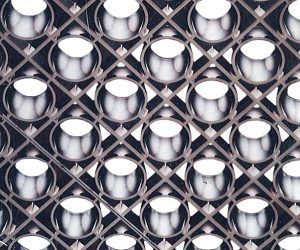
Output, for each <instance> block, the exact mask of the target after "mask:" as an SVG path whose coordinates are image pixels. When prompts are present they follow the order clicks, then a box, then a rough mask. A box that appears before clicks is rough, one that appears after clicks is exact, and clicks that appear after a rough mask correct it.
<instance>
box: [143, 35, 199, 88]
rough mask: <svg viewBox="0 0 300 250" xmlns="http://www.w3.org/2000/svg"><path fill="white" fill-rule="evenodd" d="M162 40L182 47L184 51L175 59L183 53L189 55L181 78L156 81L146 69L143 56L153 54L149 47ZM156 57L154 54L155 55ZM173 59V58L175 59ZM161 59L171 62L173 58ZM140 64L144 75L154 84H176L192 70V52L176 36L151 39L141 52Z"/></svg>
mask: <svg viewBox="0 0 300 250" xmlns="http://www.w3.org/2000/svg"><path fill="white" fill-rule="evenodd" d="M163 39H170V40H175V41H177V42H179V43H181V44H183V45H184V50H183V51H182V52H181V53H180V54H179V55H177V56H176V57H178V56H182V54H183V53H186V52H187V53H188V55H189V58H188V61H187V65H186V69H185V72H184V74H182V75H181V76H179V77H177V78H176V79H175V80H161V79H158V78H157V77H156V76H153V75H152V74H151V72H150V70H149V67H148V64H147V63H146V60H145V54H146V53H150V54H152V53H154V51H152V49H151V45H152V44H153V43H155V42H157V41H159V40H163ZM155 55H156V54H155ZM176 57H175V58H176ZM161 58H162V59H164V60H173V59H174V58H171V59H170V58H163V57H161ZM140 63H141V66H142V69H143V72H144V74H145V75H146V76H147V77H149V78H150V79H152V80H154V81H156V82H159V83H163V84H166V85H168V84H170V83H174V82H178V81H180V80H182V79H183V78H185V77H187V76H188V75H189V73H190V71H191V70H192V67H193V52H192V49H191V48H190V46H189V45H188V44H186V43H184V41H182V40H180V39H179V38H177V37H176V36H159V37H156V38H154V39H152V40H151V41H150V42H148V43H147V44H146V45H145V46H144V47H143V49H142V52H141V59H140Z"/></svg>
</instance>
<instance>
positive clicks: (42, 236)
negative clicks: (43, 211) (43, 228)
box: [8, 233, 57, 250]
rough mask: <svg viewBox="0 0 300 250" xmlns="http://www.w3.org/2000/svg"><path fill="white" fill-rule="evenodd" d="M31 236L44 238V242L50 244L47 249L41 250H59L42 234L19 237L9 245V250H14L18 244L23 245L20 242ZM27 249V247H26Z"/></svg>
mask: <svg viewBox="0 0 300 250" xmlns="http://www.w3.org/2000/svg"><path fill="white" fill-rule="evenodd" d="M30 236H35V237H41V238H43V239H44V240H46V241H48V242H49V245H48V246H47V248H45V249H40V250H57V248H56V246H55V245H54V244H53V243H52V242H51V241H50V240H49V239H47V238H46V237H45V236H44V235H42V234H39V233H36V234H34V233H29V234H23V235H21V236H19V237H17V238H16V239H15V240H13V241H12V243H11V244H10V245H9V247H8V250H13V249H14V248H15V245H16V244H19V245H21V244H20V243H19V242H18V241H19V240H20V239H22V238H25V237H30ZM21 246H22V247H24V246H23V245H21ZM24 248H25V247H24Z"/></svg>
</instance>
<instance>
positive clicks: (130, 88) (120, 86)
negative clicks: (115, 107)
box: [105, 79, 138, 97]
mask: <svg viewBox="0 0 300 250" xmlns="http://www.w3.org/2000/svg"><path fill="white" fill-rule="evenodd" d="M105 88H106V90H107V91H109V92H110V93H111V94H113V95H114V96H117V97H128V96H131V95H133V94H135V93H136V92H137V91H138V86H137V85H136V84H135V83H133V82H132V81H129V80H126V79H115V80H112V81H109V82H107V83H106V84H105Z"/></svg>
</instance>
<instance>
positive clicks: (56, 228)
mask: <svg viewBox="0 0 300 250" xmlns="http://www.w3.org/2000/svg"><path fill="white" fill-rule="evenodd" d="M69 198H80V199H85V200H87V201H89V202H91V203H92V204H93V205H94V206H93V207H92V208H91V209H89V210H92V209H94V208H95V209H96V211H97V215H98V221H97V223H96V224H95V227H94V229H93V230H92V231H91V232H89V233H88V234H84V235H81V236H71V235H68V234H66V233H64V232H63V231H61V230H60V229H59V228H58V227H57V225H56V215H55V214H56V213H55V212H56V210H57V209H58V208H59V206H60V207H61V208H62V209H63V210H66V209H65V208H64V207H63V206H61V203H62V202H63V201H64V200H67V199H69ZM89 210H87V211H89ZM83 213H85V212H83ZM81 214H82V213H81ZM50 218H51V223H52V226H53V227H54V229H55V230H56V231H57V232H59V233H60V234H62V235H63V236H64V237H67V238H70V239H83V238H86V237H88V236H90V235H92V234H94V233H95V232H96V231H97V230H98V228H99V225H100V223H101V221H102V219H103V216H102V213H101V209H100V207H99V206H98V204H96V203H95V202H93V201H92V200H90V199H89V198H88V197H86V196H83V195H74V194H71V195H68V196H66V197H64V198H63V199H60V200H59V201H58V202H57V203H56V204H55V205H54V207H53V209H52V210H51V214H50Z"/></svg>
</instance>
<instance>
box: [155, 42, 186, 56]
mask: <svg viewBox="0 0 300 250" xmlns="http://www.w3.org/2000/svg"><path fill="white" fill-rule="evenodd" d="M150 47H151V49H152V51H153V52H154V53H155V54H156V55H158V56H160V57H163V58H174V57H176V56H178V55H180V54H181V53H182V52H183V51H184V49H185V47H184V45H183V44H182V43H181V42H178V41H176V40H173V39H168V38H165V39H161V40H158V41H156V42H154V43H152V44H151V46H150Z"/></svg>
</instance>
